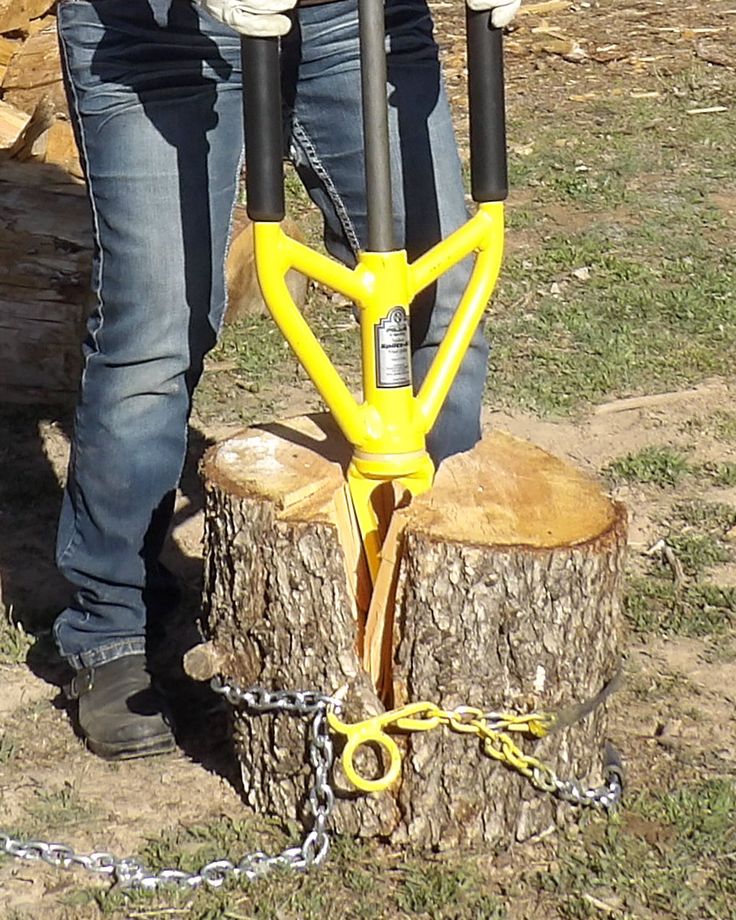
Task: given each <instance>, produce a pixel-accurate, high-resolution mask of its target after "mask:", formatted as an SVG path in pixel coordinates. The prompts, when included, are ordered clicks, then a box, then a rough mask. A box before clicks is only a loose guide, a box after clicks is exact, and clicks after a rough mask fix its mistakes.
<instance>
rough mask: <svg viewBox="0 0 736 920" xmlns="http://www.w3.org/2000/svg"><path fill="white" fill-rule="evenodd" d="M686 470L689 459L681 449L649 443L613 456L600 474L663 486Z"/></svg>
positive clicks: (674, 481) (672, 483)
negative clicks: (651, 445)
mask: <svg viewBox="0 0 736 920" xmlns="http://www.w3.org/2000/svg"><path fill="white" fill-rule="evenodd" d="M690 471H691V465H690V462H689V461H688V459H687V457H686V456H685V455H684V454H683V453H682V452H681V451H679V450H676V449H675V448H672V447H657V446H653V447H644V448H642V450H639V451H636V452H634V453H629V454H626V456H624V457H620V458H618V459H617V460H614V461H613V462H611V463H610V464H609V465H608V466H607V467H606V468H605V470H604V474H605V475H607V476H608V477H609V478H610V479H611V480H612V481H613V482H614V483H617V484H619V483H624V482H625V483H638V484H645V485H655V486H658V487H659V488H661V489H665V488H670V487H673V486H676V485H678V484H679V483H680V482H681V481H682V480H683V479H684V477H685V476H687V474H688V473H689V472H690Z"/></svg>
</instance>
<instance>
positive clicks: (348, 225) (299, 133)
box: [291, 116, 360, 255]
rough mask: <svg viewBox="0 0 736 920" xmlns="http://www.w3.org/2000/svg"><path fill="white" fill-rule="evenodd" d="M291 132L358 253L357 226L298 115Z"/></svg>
mask: <svg viewBox="0 0 736 920" xmlns="http://www.w3.org/2000/svg"><path fill="white" fill-rule="evenodd" d="M291 134H292V137H293V138H294V139H295V140H297V141H298V142H299V143H300V144H301V147H302V150H303V151H304V153H305V154H306V156H307V159H308V161H309V165H310V166H311V167H312V169H313V170H314V174H315V175H316V176H317V178H318V179H319V180H320V181H321V182H322V184H323V185H324V188H325V191H326V192H327V195H328V197H329V199H330V201H331V202H332V206H333V207H334V209H335V214H336V215H337V219H338V220H339V221H340V225H341V226H342V229H343V232H344V233H345V237H346V239H347V241H348V245H349V246H350V248H351V249H352V251H353V253H354V254H355V255H357V254H358V252H359V250H360V242H359V240H358V234H357V233H356V230H355V226H354V224H353V222H352V220H351V219H350V214H349V213H348V209H347V207H346V206H345V202H344V201H343V200H342V196H341V195H340V193H339V192H338V190H337V187H336V185H335V183H334V182H333V181H332V178H331V176H330V174H329V173H328V172H327V169H326V168H325V165H324V163H323V162H322V160H321V159H320V156H319V154H318V153H317V149H316V148H315V146H314V144H313V142H312V139H311V138H310V137H309V135H308V133H307V132H306V130H305V128H304V126H303V125H302V123H301V122H300V121H299V119H298V118H296V116H294V117H293V118H292V123H291Z"/></svg>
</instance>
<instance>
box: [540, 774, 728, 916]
mask: <svg viewBox="0 0 736 920" xmlns="http://www.w3.org/2000/svg"><path fill="white" fill-rule="evenodd" d="M735 819H736V784H735V783H734V781H733V779H732V778H730V779H727V778H714V779H709V780H707V781H705V782H701V783H690V784H683V785H682V786H680V787H679V788H675V789H672V790H670V791H667V792H655V793H641V794H639V795H638V796H636V797H635V798H634V799H633V800H632V801H631V802H630V804H629V806H628V808H627V810H626V811H625V812H624V813H623V814H622V815H621V817H620V818H619V819H617V820H615V821H612V822H609V823H608V824H602V823H601V822H598V821H594V822H591V823H590V824H589V825H588V826H587V827H586V828H585V829H584V832H583V834H582V835H581V837H580V839H579V840H578V841H576V842H574V843H572V845H569V844H565V845H563V846H561V847H560V853H559V856H560V861H559V865H558V866H557V867H556V868H555V869H554V870H553V871H552V873H550V874H549V875H548V876H547V877H539V879H538V883H539V885H540V887H543V888H545V889H546V890H547V891H548V892H550V895H551V900H552V901H553V903H554V904H555V907H556V909H557V912H556V914H552V913H550V916H555V915H556V916H559V917H563V918H568V920H587V918H592V917H599V916H606V915H610V916H615V917H618V918H622V920H623V918H626V920H633V918H639V917H655V916H656V917H658V918H676V920H705V918H714V920H716V918H717V920H732V918H734V917H736V901H734V895H736V871H735V870H736V865H735V857H734V821H735Z"/></svg>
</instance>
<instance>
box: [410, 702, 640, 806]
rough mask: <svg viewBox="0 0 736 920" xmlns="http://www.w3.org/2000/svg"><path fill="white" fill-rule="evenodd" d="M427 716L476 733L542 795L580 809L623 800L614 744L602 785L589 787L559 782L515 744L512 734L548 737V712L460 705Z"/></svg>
mask: <svg viewBox="0 0 736 920" xmlns="http://www.w3.org/2000/svg"><path fill="white" fill-rule="evenodd" d="M426 716H427V717H432V718H437V719H438V720H439V721H440V722H443V723H444V724H445V725H447V726H448V727H449V728H450V729H452V731H455V732H461V733H474V734H477V735H478V736H479V737H480V738H481V739H482V742H483V752H484V753H485V754H487V755H488V756H489V757H492V758H493V759H494V760H499V761H501V762H502V763H505V764H506V765H507V766H509V767H511V768H512V769H514V770H516V771H517V772H518V773H521V774H522V776H525V777H526V778H527V779H528V780H529V781H530V782H531V784H532V785H533V786H534V787H535V788H536V789H539V790H540V792H547V793H549V794H551V795H555V796H557V798H558V799H560V800H561V801H563V802H568V803H569V804H571V805H577V806H579V807H585V806H591V807H597V808H603V809H606V810H608V809H611V808H613V807H615V806H616V805H618V804H619V802H620V801H621V798H622V796H623V788H624V787H623V769H622V766H621V759H620V757H619V755H618V753H617V752H616V750H615V749H614V747H613V746H612V745H611V744H608V743H607V744H606V747H605V750H604V781H603V784H602V785H601V786H592V787H586V786H585V785H583V783H581V782H579V781H578V780H576V779H560V778H559V777H558V776H557V774H556V772H555V771H554V769H553V768H552V767H551V766H549V764H545V763H542V762H541V761H540V760H538V759H537V758H536V757H532V756H530V755H529V754H525V753H524V752H523V751H522V750H521V748H520V747H519V746H518V745H517V744H515V743H514V741H513V740H512V738H511V736H510V735H509V734H508V732H510V731H512V732H513V731H515V732H525V733H527V734H529V735H531V736H532V737H535V738H543V737H544V736H545V735H546V734H548V733H549V731H550V729H551V728H552V727H553V726H554V718H553V717H552V716H551V715H549V714H548V713H529V714H527V715H514V714H509V713H496V712H487V713H484V712H482V711H481V710H479V709H473V708H472V707H470V706H458V707H456V708H455V709H453V710H451V711H449V712H446V711H444V710H441V709H439V708H437V707H431V708H430V709H428V710H427V713H426Z"/></svg>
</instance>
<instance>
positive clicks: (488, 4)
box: [467, 0, 521, 29]
mask: <svg viewBox="0 0 736 920" xmlns="http://www.w3.org/2000/svg"><path fill="white" fill-rule="evenodd" d="M467 3H468V6H469V7H470V9H471V10H475V11H476V12H482V11H483V10H493V12H492V13H491V22H492V23H493V25H494V26H495V27H496V28H497V29H502V28H503V27H504V26H507V25H508V24H509V23H510V22H511V20H512V19H513V18H514V16H516V14H517V13H518V11H519V7H520V6H521V0H467Z"/></svg>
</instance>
